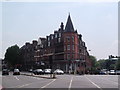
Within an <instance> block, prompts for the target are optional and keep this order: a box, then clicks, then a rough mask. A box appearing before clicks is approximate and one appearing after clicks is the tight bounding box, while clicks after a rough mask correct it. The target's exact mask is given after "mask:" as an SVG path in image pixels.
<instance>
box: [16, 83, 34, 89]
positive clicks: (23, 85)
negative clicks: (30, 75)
mask: <svg viewBox="0 0 120 90" xmlns="http://www.w3.org/2000/svg"><path fill="white" fill-rule="evenodd" d="M30 84H32V83H28V84H24V85H22V86H18V88H22V87H25V86H28V85H30Z"/></svg>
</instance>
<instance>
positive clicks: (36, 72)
mask: <svg viewBox="0 0 120 90" xmlns="http://www.w3.org/2000/svg"><path fill="white" fill-rule="evenodd" d="M33 73H34V74H35V75H39V74H40V75H41V74H43V73H44V72H43V70H42V69H35V70H34V71H33Z"/></svg>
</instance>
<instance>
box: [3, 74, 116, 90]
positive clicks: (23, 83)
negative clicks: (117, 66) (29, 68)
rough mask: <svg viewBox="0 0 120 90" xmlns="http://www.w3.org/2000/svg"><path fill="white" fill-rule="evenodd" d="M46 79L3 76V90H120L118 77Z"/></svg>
mask: <svg viewBox="0 0 120 90" xmlns="http://www.w3.org/2000/svg"><path fill="white" fill-rule="evenodd" d="M56 77H57V78H55V79H46V78H39V77H33V76H25V75H14V76H13V75H12V74H10V75H8V76H7V75H5V76H2V87H3V88H67V89H69V90H70V89H71V88H95V89H97V90H102V89H101V88H111V90H112V89H113V88H118V75H57V76H56Z"/></svg>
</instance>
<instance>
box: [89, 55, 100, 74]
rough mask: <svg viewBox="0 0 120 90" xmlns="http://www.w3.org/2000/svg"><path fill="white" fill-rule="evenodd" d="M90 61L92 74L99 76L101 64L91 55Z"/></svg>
mask: <svg viewBox="0 0 120 90" xmlns="http://www.w3.org/2000/svg"><path fill="white" fill-rule="evenodd" d="M90 60H91V63H92V68H91V73H92V74H93V73H94V74H98V73H99V70H98V66H99V63H98V62H97V59H96V57H95V56H92V55H90Z"/></svg>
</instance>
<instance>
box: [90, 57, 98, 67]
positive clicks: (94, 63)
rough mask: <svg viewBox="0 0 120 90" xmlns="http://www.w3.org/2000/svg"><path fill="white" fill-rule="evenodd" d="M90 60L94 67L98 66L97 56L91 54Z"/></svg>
mask: <svg viewBox="0 0 120 90" xmlns="http://www.w3.org/2000/svg"><path fill="white" fill-rule="evenodd" d="M90 60H91V61H92V67H96V62H97V59H96V57H95V56H92V55H90Z"/></svg>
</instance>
